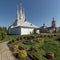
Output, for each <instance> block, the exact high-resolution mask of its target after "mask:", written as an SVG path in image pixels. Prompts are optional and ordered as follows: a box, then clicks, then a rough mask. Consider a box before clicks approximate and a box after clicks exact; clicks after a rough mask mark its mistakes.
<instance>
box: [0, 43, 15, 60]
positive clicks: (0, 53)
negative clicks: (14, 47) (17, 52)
mask: <svg viewBox="0 0 60 60" xmlns="http://www.w3.org/2000/svg"><path fill="white" fill-rule="evenodd" d="M0 60H16V58H15V57H14V56H13V55H12V52H11V51H10V50H9V47H8V46H7V42H3V43H0Z"/></svg>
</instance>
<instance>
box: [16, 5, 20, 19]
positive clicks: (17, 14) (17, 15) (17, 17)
mask: <svg viewBox="0 0 60 60" xmlns="http://www.w3.org/2000/svg"><path fill="white" fill-rule="evenodd" d="M16 19H17V20H19V7H18V5H17V12H16Z"/></svg>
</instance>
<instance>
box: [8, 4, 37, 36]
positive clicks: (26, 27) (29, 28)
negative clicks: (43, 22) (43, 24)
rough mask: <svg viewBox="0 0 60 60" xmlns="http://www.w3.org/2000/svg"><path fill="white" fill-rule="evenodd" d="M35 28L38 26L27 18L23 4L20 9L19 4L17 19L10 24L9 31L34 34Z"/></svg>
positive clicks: (11, 32) (10, 32)
mask: <svg viewBox="0 0 60 60" xmlns="http://www.w3.org/2000/svg"><path fill="white" fill-rule="evenodd" d="M35 28H37V26H35V25H34V24H32V23H30V22H28V21H27V20H26V18H25V14H24V10H23V7H22V5H20V11H19V7H18V6H17V13H16V20H15V21H14V22H13V24H12V25H11V26H9V28H8V33H9V34H20V35H26V34H33V33H34V29H35Z"/></svg>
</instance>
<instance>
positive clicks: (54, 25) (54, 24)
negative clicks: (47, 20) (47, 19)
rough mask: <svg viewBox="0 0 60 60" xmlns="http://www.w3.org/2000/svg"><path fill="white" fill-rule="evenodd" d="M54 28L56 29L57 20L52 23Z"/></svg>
mask: <svg viewBox="0 0 60 60" xmlns="http://www.w3.org/2000/svg"><path fill="white" fill-rule="evenodd" d="M51 27H52V28H56V21H55V19H54V18H53V21H52V25H51Z"/></svg>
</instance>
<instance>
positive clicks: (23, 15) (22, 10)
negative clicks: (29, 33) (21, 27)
mask: <svg viewBox="0 0 60 60" xmlns="http://www.w3.org/2000/svg"><path fill="white" fill-rule="evenodd" d="M19 19H20V22H24V21H25V14H24V9H23V7H22V4H20V14H19Z"/></svg>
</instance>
